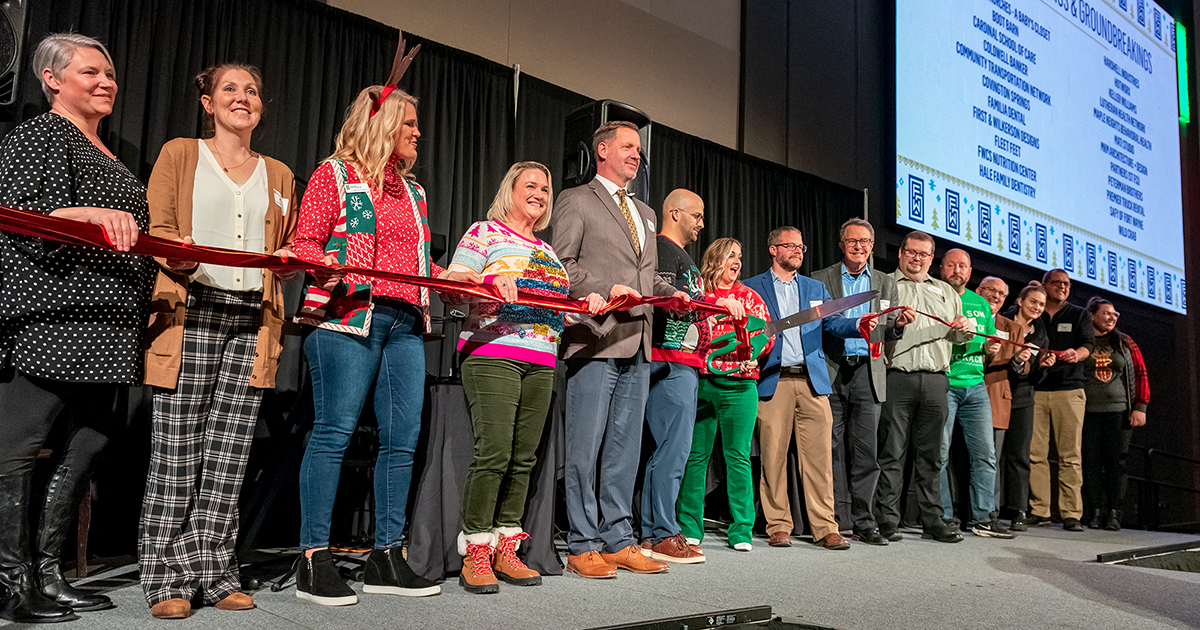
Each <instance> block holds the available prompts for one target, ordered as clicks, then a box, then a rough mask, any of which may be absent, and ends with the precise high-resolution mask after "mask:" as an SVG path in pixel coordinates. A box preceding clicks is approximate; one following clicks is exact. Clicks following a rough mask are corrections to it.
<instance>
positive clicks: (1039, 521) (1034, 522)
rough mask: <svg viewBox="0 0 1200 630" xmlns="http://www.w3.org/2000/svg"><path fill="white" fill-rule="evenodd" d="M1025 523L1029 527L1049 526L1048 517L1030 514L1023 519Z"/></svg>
mask: <svg viewBox="0 0 1200 630" xmlns="http://www.w3.org/2000/svg"><path fill="white" fill-rule="evenodd" d="M1025 522H1026V523H1027V524H1028V525H1029V526H1030V527H1041V526H1042V525H1049V524H1050V517H1049V516H1038V515H1037V514H1030V515H1029V516H1028V517H1027V518H1026V519H1025Z"/></svg>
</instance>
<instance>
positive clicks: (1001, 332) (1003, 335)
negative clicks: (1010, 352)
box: [996, 330, 1008, 341]
mask: <svg viewBox="0 0 1200 630" xmlns="http://www.w3.org/2000/svg"><path fill="white" fill-rule="evenodd" d="M996 336H997V337H999V338H1001V339H1003V340H1005V341H1008V331H1007V330H997V331H996Z"/></svg>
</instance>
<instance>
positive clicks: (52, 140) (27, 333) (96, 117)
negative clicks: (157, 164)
mask: <svg viewBox="0 0 1200 630" xmlns="http://www.w3.org/2000/svg"><path fill="white" fill-rule="evenodd" d="M33 60H34V67H33V70H34V73H35V74H36V75H37V77H38V79H39V80H40V81H41V83H42V90H43V92H44V93H45V94H46V100H47V101H48V102H49V103H50V111H49V112H47V113H45V114H42V115H40V116H37V117H36V118H33V119H30V120H27V121H25V122H24V123H22V124H20V125H18V126H17V127H16V128H15V129H13V131H12V132H11V133H9V134H8V136H7V137H5V138H4V140H3V142H2V143H0V205H5V206H9V207H12V208H17V209H20V210H25V211H30V212H38V213H42V214H48V215H51V216H56V217H61V218H65V219H71V220H75V221H80V222H84V223H92V224H96V225H100V226H102V227H103V228H104V231H105V233H106V235H107V238H108V240H109V241H110V242H111V243H112V245H113V247H114V249H116V250H118V251H115V252H114V251H104V250H99V249H95V248H90V247H81V246H77V245H64V244H58V243H52V242H48V241H44V240H42V239H38V238H32V237H24V236H17V235H14V234H0V260H2V267H3V270H4V278H3V282H0V408H2V409H4V415H3V417H2V419H0V431H3V432H4V435H5V436H7V437H6V439H5V440H0V618H3V619H9V620H11V621H16V622H19V623H20V622H54V621H70V620H72V619H76V616H75V614H74V613H75V612H78V611H86V610H101V609H104V608H109V607H111V606H112V601H111V600H109V598H107V597H104V596H103V595H96V594H91V593H87V592H84V591H79V590H76V589H74V588H71V586H69V585H68V584H67V582H66V580H65V579H63V575H62V570H61V568H60V566H59V556H60V552H61V551H62V545H63V542H64V541H65V540H66V537H67V531H68V528H69V525H70V523H71V521H72V520H74V519H73V515H74V513H75V504H76V500H77V499H78V498H79V496H80V495H81V494H82V493H83V492H84V491H86V490H87V489H88V488H89V484H88V481H87V480H88V476H89V471H90V469H91V465H92V462H93V460H94V459H95V457H96V455H98V454H99V453H100V451H101V449H102V448H103V447H104V445H105V444H106V443H107V442H108V436H107V435H106V434H107V433H108V431H109V429H110V428H111V427H113V426H115V424H116V423H115V422H114V421H113V420H114V414H113V410H114V409H115V408H116V401H117V394H118V393H119V391H120V390H121V388H123V387H124V386H127V385H130V384H133V383H136V382H138V381H139V380H140V375H141V340H142V332H143V330H144V328H145V322H146V315H147V311H146V308H147V305H148V303H149V298H150V279H151V278H152V277H153V275H152V274H153V265H154V263H153V261H152V260H150V259H148V258H145V257H142V256H134V255H131V254H128V253H124V252H128V251H129V249H130V248H131V247H132V246H133V245H134V244H135V243H136V242H137V237H138V234H139V233H140V232H143V231H145V230H146V229H147V228H148V227H149V210H148V208H147V204H146V188H145V186H143V185H142V183H141V182H140V181H138V179H137V178H136V177H134V176H133V174H132V173H130V172H129V170H128V169H126V168H125V166H124V165H122V164H121V162H120V161H119V160H117V158H116V156H114V155H113V153H112V151H109V149H108V147H106V146H105V144H104V142H103V141H102V140H101V139H100V137H99V134H98V131H97V129H98V126H99V123H100V119H102V118H104V117H105V116H107V115H108V114H110V113H111V112H112V108H113V101H114V99H115V98H116V94H117V82H116V79H115V72H114V70H113V65H112V58H111V56H110V55H109V54H108V51H107V50H105V49H104V46H103V45H102V44H101V43H100V42H98V41H96V40H94V39H92V38H90V37H85V36H83V35H75V34H66V35H50V36H49V37H47V38H46V39H44V40H42V42H41V43H40V44H38V47H37V51H36V52H35V53H34V55H33ZM82 405H86V406H87V409H86V410H81V411H83V412H84V413H68V414H64V418H69V419H70V420H71V421H72V422H71V424H70V426H68V427H66V428H67V429H68V430H67V431H66V434H67V436H68V437H67V441H66V446H65V447H64V448H62V449H61V450H60V452H61V456H60V457H59V461H58V463H57V466H56V467H55V469H54V472H53V474H52V476H51V478H50V481H49V483H48V484H47V486H46V487H45V490H44V492H40V493H39V495H40V496H39V501H40V502H41V504H42V505H41V510H40V518H39V519H37V520H36V521H35V522H36V531H35V532H32V533H31V532H30V528H29V525H28V524H29V523H30V521H29V519H28V507H27V506H28V505H29V503H30V499H31V495H32V493H33V491H32V478H33V461H34V458H35V457H37V454H38V451H39V450H40V449H41V448H42V444H43V442H45V440H46V438H47V436H48V435H49V433H50V430H51V427H52V426H53V425H54V423H55V419H56V418H57V417H58V416H59V414H60V412H63V411H64V410H66V411H68V412H71V411H72V409H73V408H74V407H76V406H82ZM56 450H59V449H56ZM35 543H36V544H35Z"/></svg>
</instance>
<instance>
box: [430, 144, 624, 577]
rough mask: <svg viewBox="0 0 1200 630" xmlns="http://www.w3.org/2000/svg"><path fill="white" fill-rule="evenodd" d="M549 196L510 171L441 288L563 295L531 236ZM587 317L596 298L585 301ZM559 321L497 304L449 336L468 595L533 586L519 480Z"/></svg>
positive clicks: (478, 306) (541, 405)
mask: <svg viewBox="0 0 1200 630" xmlns="http://www.w3.org/2000/svg"><path fill="white" fill-rule="evenodd" d="M553 198H554V191H553V188H552V186H551V184H550V171H549V170H548V169H547V168H546V167H545V166H543V165H541V164H539V163H537V162H518V163H517V164H514V165H513V166H512V167H511V168H509V169H508V174H507V175H505V176H504V180H503V181H501V182H500V189H499V190H498V191H497V192H496V199H495V201H493V202H492V207H491V209H489V210H488V213H487V218H488V220H487V221H480V222H478V223H476V224H474V225H472V226H471V227H470V228H469V229H468V230H467V233H466V234H465V235H463V238H462V240H461V241H459V243H458V248H457V249H455V251H454V259H453V261H452V262H451V263H450V268H449V271H447V272H446V273H445V274H443V275H444V276H445V277H447V278H449V279H451V280H469V279H470V278H471V277H472V276H478V275H482V276H483V277H484V280H485V281H488V282H490V283H492V284H493V285H495V286H497V287H499V289H500V291H501V294H502V295H503V296H504V298H505V299H506V300H509V301H512V300H514V299H515V298H516V296H517V289H518V288H519V289H521V290H522V291H525V292H528V293H532V294H536V295H544V296H548V297H561V298H565V297H567V296H568V295H570V292H569V291H570V287H571V282H570V279H569V278H567V272H566V270H565V269H563V265H562V262H560V261H559V260H558V256H557V255H555V253H554V249H553V248H551V247H550V244H549V243H546V242H545V241H543V240H542V239H540V238H538V237H536V236H534V231H535V230H541V229H543V228H545V227H546V225H548V224H549V223H550V209H551V200H552V199H553ZM586 300H587V304H588V308H589V310H590V311H591V312H592V313H593V314H595V313H596V312H598V311H599V310H600V307H602V306H604V298H602V297H600V295H599V294H597V293H592V294H590V295H588V296H587V298H586ZM563 320H564V317H563V314H562V313H561V312H558V311H552V310H549V309H544V308H537V307H532V306H520V305H516V304H506V303H502V302H478V301H477V302H473V303H472V304H471V314H470V316H469V317H467V323H466V326H465V327H464V329H463V332H462V335H461V336H460V337H459V342H458V349H459V351H460V352H461V353H462V354H463V356H465V357H466V359H465V360H463V364H462V375H463V389H465V390H466V393H467V403H468V404H469V406H470V409H471V425H472V426H473V427H474V435H475V457H474V459H473V460H472V461H471V467H470V468H469V469H468V470H467V479H466V481H465V482H464V483H463V496H462V512H461V527H462V531H461V532H460V533H459V535H458V552H459V554H461V555H462V556H463V571H462V575H461V576H460V577H459V582H460V583H461V584H462V586H463V588H464V589H466V590H467V591H468V592H471V593H495V592H497V591H498V590H499V588H500V585H499V583H498V582H497V578H500V579H503V580H504V581H505V582H508V583H509V584H513V585H516V586H536V585H538V584H541V583H542V577H541V576H540V575H538V573H537V572H536V571H534V570H533V569H530V568H529V567H527V566H525V564H524V563H522V562H521V560H520V559H519V558H517V555H516V551H517V548H518V546H519V545H520V544H521V541H522V540H528V539H529V534H526V533H525V532H524V530H522V528H521V520H522V518H523V517H524V516H525V497H526V494H527V493H528V490H529V475H530V473H531V472H532V471H533V466H534V463H536V461H537V459H536V456H535V453H536V451H537V447H538V443H539V442H541V439H542V428H543V426H544V425H545V422H546V412H547V410H548V409H549V408H550V395H551V393H553V391H554V364H555V362H556V360H557V357H558V343H559V338H560V337H561V336H562V331H563V326H564V324H565V323H566V322H564V321H563Z"/></svg>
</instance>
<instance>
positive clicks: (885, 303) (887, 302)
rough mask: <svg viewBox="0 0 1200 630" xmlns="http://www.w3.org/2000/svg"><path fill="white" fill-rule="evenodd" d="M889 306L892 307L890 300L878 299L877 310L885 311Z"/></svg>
mask: <svg viewBox="0 0 1200 630" xmlns="http://www.w3.org/2000/svg"><path fill="white" fill-rule="evenodd" d="M889 308H892V301H891V300H879V310H881V311H886V310H888V309H889Z"/></svg>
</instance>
